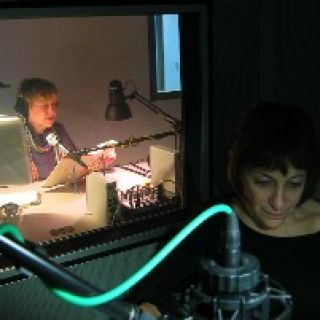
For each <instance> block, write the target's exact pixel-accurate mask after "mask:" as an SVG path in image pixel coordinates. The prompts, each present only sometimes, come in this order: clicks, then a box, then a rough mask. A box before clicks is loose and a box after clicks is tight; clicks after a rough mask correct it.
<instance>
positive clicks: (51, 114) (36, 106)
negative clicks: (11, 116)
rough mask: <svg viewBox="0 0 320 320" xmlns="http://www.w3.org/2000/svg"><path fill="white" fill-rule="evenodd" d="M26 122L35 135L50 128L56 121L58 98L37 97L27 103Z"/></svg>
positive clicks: (52, 96) (54, 96)
mask: <svg viewBox="0 0 320 320" xmlns="http://www.w3.org/2000/svg"><path fill="white" fill-rule="evenodd" d="M28 105H29V110H28V112H29V114H28V121H29V123H30V124H31V125H32V126H33V127H34V129H35V131H36V132H37V133H42V132H43V131H44V130H45V129H46V128H51V127H52V126H53V124H54V122H55V121H56V115H57V106H58V97H57V95H56V94H52V95H50V96H47V97H42V96H37V97H35V98H33V99H31V100H30V101H29V104H28Z"/></svg>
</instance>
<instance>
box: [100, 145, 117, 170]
mask: <svg viewBox="0 0 320 320" xmlns="http://www.w3.org/2000/svg"><path fill="white" fill-rule="evenodd" d="M116 158H117V154H116V151H115V149H114V148H107V149H104V150H103V161H104V165H105V166H109V165H110V164H111V163H113V162H114V160H116Z"/></svg>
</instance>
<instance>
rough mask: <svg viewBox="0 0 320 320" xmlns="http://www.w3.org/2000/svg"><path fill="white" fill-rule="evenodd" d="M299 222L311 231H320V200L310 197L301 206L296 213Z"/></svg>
mask: <svg viewBox="0 0 320 320" xmlns="http://www.w3.org/2000/svg"><path fill="white" fill-rule="evenodd" d="M295 217H296V221H297V223H299V224H300V225H301V226H303V227H304V228H305V229H306V230H307V231H309V232H310V233H315V232H320V202H319V201H318V200H314V199H308V200H307V201H305V202H304V203H303V204H301V206H300V207H299V210H297V213H296V215H295Z"/></svg>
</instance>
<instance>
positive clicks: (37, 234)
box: [0, 164, 148, 242]
mask: <svg viewBox="0 0 320 320" xmlns="http://www.w3.org/2000/svg"><path fill="white" fill-rule="evenodd" d="M128 166H129V165H128ZM135 170H136V171H135ZM138 170H139V167H138ZM141 170H142V172H143V171H144V170H146V171H145V172H147V165H146V164H143V165H142V166H141ZM140 173H141V172H140ZM106 179H108V180H111V181H116V183H117V188H118V189H120V190H125V189H129V188H130V187H132V186H134V185H137V184H143V183H145V182H146V180H148V176H147V175H146V174H137V168H129V170H126V169H123V168H120V167H115V168H113V169H112V170H110V171H107V172H106ZM85 182H86V181H85V179H83V180H82V181H80V182H79V183H78V184H77V188H75V187H74V185H69V186H59V187H54V188H43V187H42V184H43V182H36V183H32V184H30V185H20V186H9V187H8V188H2V189H1V190H0V197H1V195H5V194H18V193H26V192H29V191H35V192H38V194H40V198H41V201H40V203H39V204H36V205H27V206H25V207H23V209H22V212H21V216H20V220H19V221H17V222H16V223H15V224H16V226H17V227H18V228H19V230H20V232H21V233H22V235H23V236H24V237H25V238H26V239H28V240H30V241H35V242H44V241H49V240H53V239H57V238H59V239H60V238H63V237H68V236H70V235H74V234H80V233H83V232H86V231H90V230H93V229H98V228H103V227H106V224H105V223H104V224H103V223H102V222H101V221H103V220H101V219H97V217H96V215H95V214H93V213H92V212H88V210H87V199H86V187H85Z"/></svg>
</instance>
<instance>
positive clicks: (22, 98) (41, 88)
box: [14, 78, 58, 118]
mask: <svg viewBox="0 0 320 320" xmlns="http://www.w3.org/2000/svg"><path fill="white" fill-rule="evenodd" d="M57 92H58V89H57V87H56V86H55V85H54V84H53V83H52V82H50V81H48V80H46V79H43V78H25V79H23V80H22V81H21V82H20V85H19V88H18V95H17V101H16V103H15V105H14V110H15V111H16V112H17V113H19V114H21V115H23V116H24V117H25V118H27V117H28V103H29V102H30V100H32V99H34V98H36V97H39V96H40V97H44V98H47V97H49V96H51V95H52V94H56V93H57Z"/></svg>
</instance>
